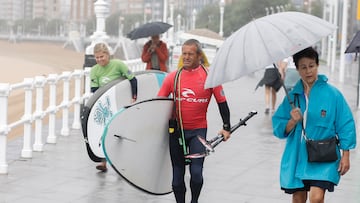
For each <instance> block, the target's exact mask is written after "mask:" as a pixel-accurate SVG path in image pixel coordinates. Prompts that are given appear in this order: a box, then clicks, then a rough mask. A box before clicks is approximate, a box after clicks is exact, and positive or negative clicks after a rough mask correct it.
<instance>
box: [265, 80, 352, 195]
mask: <svg viewBox="0 0 360 203" xmlns="http://www.w3.org/2000/svg"><path fill="white" fill-rule="evenodd" d="M327 80H328V79H327V77H326V76H324V75H318V80H317V81H316V82H315V83H314V85H313V86H312V88H311V90H310V93H309V96H308V104H306V99H305V95H304V88H303V84H302V81H301V80H299V81H298V82H297V83H296V85H295V87H294V89H293V90H292V91H291V92H290V93H289V96H290V98H291V99H292V101H295V102H294V104H295V106H296V107H300V109H301V112H302V114H303V115H304V111H305V109H306V105H308V106H307V119H306V124H304V126H305V133H306V136H307V137H308V138H309V139H314V140H321V139H326V138H331V137H334V136H335V135H336V136H338V139H339V146H338V151H337V153H338V160H337V161H334V162H327V163H310V162H308V161H307V159H308V157H307V152H306V145H305V140H304V137H303V136H302V131H303V130H302V123H301V122H298V123H297V125H296V127H294V128H293V130H292V131H291V132H290V133H288V134H286V133H285V128H286V124H287V122H288V121H289V119H290V111H291V109H292V108H291V105H290V104H289V101H288V99H287V98H284V100H283V102H282V104H281V105H280V106H279V108H278V109H277V111H276V112H275V114H274V115H273V117H272V123H273V124H272V125H273V133H274V135H275V136H276V137H278V138H280V139H287V140H286V146H285V150H284V152H283V156H282V160H281V167H280V185H281V187H282V188H286V189H295V188H302V187H304V185H303V182H302V180H324V181H330V182H332V183H334V184H335V185H337V184H338V183H339V180H340V174H339V173H338V166H339V162H340V158H341V154H340V150H339V149H342V150H350V149H353V148H355V145H356V128H355V122H354V119H353V115H352V112H351V109H350V108H349V106H348V104H347V103H346V100H345V98H344V97H343V95H342V94H341V92H340V91H339V90H338V89H336V88H335V87H334V86H332V85H330V84H328V83H327Z"/></svg>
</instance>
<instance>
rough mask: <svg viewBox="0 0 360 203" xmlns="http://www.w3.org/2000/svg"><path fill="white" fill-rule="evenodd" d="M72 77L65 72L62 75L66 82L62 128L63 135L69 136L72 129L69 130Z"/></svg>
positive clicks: (69, 73)
mask: <svg viewBox="0 0 360 203" xmlns="http://www.w3.org/2000/svg"><path fill="white" fill-rule="evenodd" d="M70 77H71V72H69V71H65V72H63V74H62V80H63V82H64V87H63V101H62V104H61V106H62V108H63V110H62V128H61V135H63V136H68V135H70V129H69V107H70V101H69V97H70V90H69V89H70V83H69V81H70Z"/></svg>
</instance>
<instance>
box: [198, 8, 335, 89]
mask: <svg viewBox="0 0 360 203" xmlns="http://www.w3.org/2000/svg"><path fill="white" fill-rule="evenodd" d="M335 29H336V26H335V25H333V24H331V23H329V22H327V21H325V20H323V19H321V18H318V17H316V16H313V15H309V14H305V13H300V12H281V13H276V14H272V15H268V16H265V17H262V18H258V19H254V20H252V21H251V22H249V23H248V24H246V25H244V26H243V27H241V28H240V29H239V30H237V31H236V32H235V33H233V34H232V35H231V36H230V37H228V38H227V39H226V40H225V42H224V43H223V45H222V46H221V47H220V49H219V50H218V52H217V53H216V56H215V58H214V60H213V61H212V63H211V65H210V71H209V75H208V77H207V80H206V83H205V87H206V88H210V87H215V86H217V85H220V84H223V83H225V82H228V81H232V80H235V79H238V78H240V77H242V76H244V75H247V74H249V73H252V72H255V71H257V70H260V69H262V68H265V66H267V65H269V64H272V63H274V62H277V61H279V60H282V59H284V58H286V57H288V56H291V55H293V54H295V53H296V52H298V51H301V50H303V49H305V48H307V47H309V46H312V45H314V44H315V43H316V42H317V41H319V40H320V39H322V38H323V37H325V36H328V35H329V34H331V33H332V32H333V31H334V30H335Z"/></svg>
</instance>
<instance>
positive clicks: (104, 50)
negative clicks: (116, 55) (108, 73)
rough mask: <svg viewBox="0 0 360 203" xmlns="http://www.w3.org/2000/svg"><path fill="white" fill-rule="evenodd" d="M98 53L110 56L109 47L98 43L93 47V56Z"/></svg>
mask: <svg viewBox="0 0 360 203" xmlns="http://www.w3.org/2000/svg"><path fill="white" fill-rule="evenodd" d="M100 52H102V53H106V54H108V55H110V51H109V47H108V45H107V44H106V43H103V42H100V43H97V44H96V45H95V46H94V54H95V53H100Z"/></svg>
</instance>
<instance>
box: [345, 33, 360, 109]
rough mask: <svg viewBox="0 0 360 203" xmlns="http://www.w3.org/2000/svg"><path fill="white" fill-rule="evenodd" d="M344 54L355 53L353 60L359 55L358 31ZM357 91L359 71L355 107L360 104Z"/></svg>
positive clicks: (359, 80) (359, 85) (359, 41)
mask: <svg viewBox="0 0 360 203" xmlns="http://www.w3.org/2000/svg"><path fill="white" fill-rule="evenodd" d="M345 53H355V60H356V58H357V56H358V55H359V53H360V31H358V32H357V33H356V35H355V36H354V38H353V39H352V40H351V42H350V44H349V46H348V47H347V48H346V50H345ZM359 70H360V60H359ZM359 91H360V71H359V73H358V85H357V92H358V93H357V94H358V95H357V102H356V104H357V106H358V107H359V102H360V98H359V96H360V95H359Z"/></svg>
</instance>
